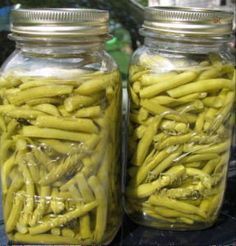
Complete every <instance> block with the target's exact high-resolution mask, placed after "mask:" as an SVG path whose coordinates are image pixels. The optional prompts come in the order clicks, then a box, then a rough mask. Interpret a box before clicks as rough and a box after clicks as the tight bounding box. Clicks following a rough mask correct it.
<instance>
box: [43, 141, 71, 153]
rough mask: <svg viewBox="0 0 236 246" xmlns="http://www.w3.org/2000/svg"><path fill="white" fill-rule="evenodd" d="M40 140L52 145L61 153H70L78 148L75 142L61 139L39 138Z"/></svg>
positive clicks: (44, 143) (51, 146)
mask: <svg viewBox="0 0 236 246" xmlns="http://www.w3.org/2000/svg"><path fill="white" fill-rule="evenodd" d="M39 141H40V142H41V143H42V144H43V145H46V146H50V148H52V149H54V150H55V151H56V152H58V153H61V154H68V153H71V152H74V151H76V148H75V146H74V144H72V143H69V142H68V143H67V142H63V143H62V142H61V141H59V140H53V139H39Z"/></svg>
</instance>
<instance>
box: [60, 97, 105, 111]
mask: <svg viewBox="0 0 236 246" xmlns="http://www.w3.org/2000/svg"><path fill="white" fill-rule="evenodd" d="M101 98H102V97H101V94H95V95H93V96H91V97H90V96H81V95H74V96H71V97H67V98H66V99H65V101H64V106H65V110H66V111H68V112H72V111H74V110H76V109H78V108H81V107H87V106H91V105H92V104H94V103H95V102H97V101H98V100H99V99H101Z"/></svg>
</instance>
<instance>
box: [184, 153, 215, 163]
mask: <svg viewBox="0 0 236 246" xmlns="http://www.w3.org/2000/svg"><path fill="white" fill-rule="evenodd" d="M218 157H219V155H217V154H215V153H208V154H205V153H204V154H197V155H191V156H187V157H185V158H184V159H183V162H185V163H187V162H195V161H208V160H211V159H215V158H218Z"/></svg>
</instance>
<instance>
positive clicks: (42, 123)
mask: <svg viewBox="0 0 236 246" xmlns="http://www.w3.org/2000/svg"><path fill="white" fill-rule="evenodd" d="M35 125H36V126H39V127H43V128H55V129H61V130H69V131H79V132H80V131H81V132H86V133H98V128H97V126H96V125H95V124H94V123H93V121H92V120H89V119H76V120H73V119H72V120H70V119H63V118H59V117H54V116H40V117H38V118H37V119H36V122H35Z"/></svg>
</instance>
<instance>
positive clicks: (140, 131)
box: [134, 125, 147, 139]
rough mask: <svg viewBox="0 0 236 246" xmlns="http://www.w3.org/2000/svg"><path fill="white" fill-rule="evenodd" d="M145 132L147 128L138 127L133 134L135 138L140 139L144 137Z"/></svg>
mask: <svg viewBox="0 0 236 246" xmlns="http://www.w3.org/2000/svg"><path fill="white" fill-rule="evenodd" d="M146 130H147V128H146V127H145V126H143V125H140V126H139V127H137V128H136V129H135V132H134V136H135V138H138V139H141V138H142V137H143V136H144V134H145V132H146Z"/></svg>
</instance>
